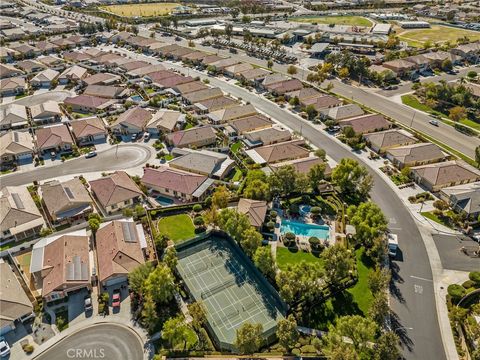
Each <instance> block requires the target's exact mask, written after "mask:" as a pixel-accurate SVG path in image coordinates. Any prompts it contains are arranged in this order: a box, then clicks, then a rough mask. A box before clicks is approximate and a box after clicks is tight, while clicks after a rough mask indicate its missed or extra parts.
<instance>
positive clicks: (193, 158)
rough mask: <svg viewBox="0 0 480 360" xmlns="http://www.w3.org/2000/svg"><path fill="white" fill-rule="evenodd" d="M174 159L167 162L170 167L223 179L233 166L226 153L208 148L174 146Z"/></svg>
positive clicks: (233, 162) (233, 163)
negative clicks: (192, 148)
mask: <svg viewBox="0 0 480 360" xmlns="http://www.w3.org/2000/svg"><path fill="white" fill-rule="evenodd" d="M172 155H174V156H175V157H174V159H173V160H170V161H169V162H168V165H169V166H170V167H171V168H175V169H179V170H184V171H188V172H192V173H195V174H200V175H205V176H208V177H213V178H217V179H223V178H224V177H225V176H227V175H228V174H229V173H230V171H231V170H232V169H233V167H234V166H235V161H233V160H232V159H230V158H229V157H228V155H226V154H222V153H218V152H215V151H209V150H191V149H179V148H174V149H173V150H172Z"/></svg>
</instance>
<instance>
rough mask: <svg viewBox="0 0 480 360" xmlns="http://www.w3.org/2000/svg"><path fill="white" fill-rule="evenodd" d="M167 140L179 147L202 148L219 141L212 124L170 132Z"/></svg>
mask: <svg viewBox="0 0 480 360" xmlns="http://www.w3.org/2000/svg"><path fill="white" fill-rule="evenodd" d="M166 141H167V143H168V144H169V145H172V146H175V147H177V148H184V147H189V148H193V147H195V148H200V147H203V146H209V145H214V144H215V143H216V142H217V133H216V132H215V129H214V128H213V127H212V126H201V127H194V128H190V129H187V130H181V131H176V132H174V133H171V134H168V135H167V137H166Z"/></svg>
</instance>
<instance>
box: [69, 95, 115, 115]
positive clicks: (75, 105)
mask: <svg viewBox="0 0 480 360" xmlns="http://www.w3.org/2000/svg"><path fill="white" fill-rule="evenodd" d="M116 102H117V101H116V100H112V99H104V98H101V97H97V96H89V95H77V96H72V97H68V98H66V99H65V100H63V103H64V104H65V106H67V107H70V108H71V109H72V111H75V112H80V113H99V112H105V111H108V110H109V109H110V108H111V106H112V105H113V104H115V103H116Z"/></svg>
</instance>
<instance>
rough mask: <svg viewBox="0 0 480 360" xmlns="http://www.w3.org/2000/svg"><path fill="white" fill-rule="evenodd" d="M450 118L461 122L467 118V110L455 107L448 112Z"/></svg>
mask: <svg viewBox="0 0 480 360" xmlns="http://www.w3.org/2000/svg"><path fill="white" fill-rule="evenodd" d="M448 117H449V118H450V119H451V120H453V121H460V120H462V119H465V118H466V117H467V110H466V109H465V108H464V107H463V106H454V107H453V108H451V109H450V110H449V111H448Z"/></svg>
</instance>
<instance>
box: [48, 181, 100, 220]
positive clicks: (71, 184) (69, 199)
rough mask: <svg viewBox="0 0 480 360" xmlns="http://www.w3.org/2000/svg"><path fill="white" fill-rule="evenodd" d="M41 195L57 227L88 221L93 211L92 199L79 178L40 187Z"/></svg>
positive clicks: (53, 182) (50, 217) (50, 182)
mask: <svg viewBox="0 0 480 360" xmlns="http://www.w3.org/2000/svg"><path fill="white" fill-rule="evenodd" d="M39 195H40V196H41V198H42V201H43V204H44V205H45V208H46V213H47V215H48V217H49V219H50V221H51V222H52V223H53V224H56V225H60V224H71V223H74V222H77V221H80V220H86V219H87V217H88V215H89V214H90V213H91V212H92V211H93V207H92V198H91V197H90V194H89V193H88V191H87V189H86V188H85V186H84V185H83V183H82V182H81V181H80V179H79V178H78V177H75V178H73V179H71V180H67V181H64V182H60V181H58V180H52V181H48V182H46V183H44V184H43V185H41V186H40V191H39Z"/></svg>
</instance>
